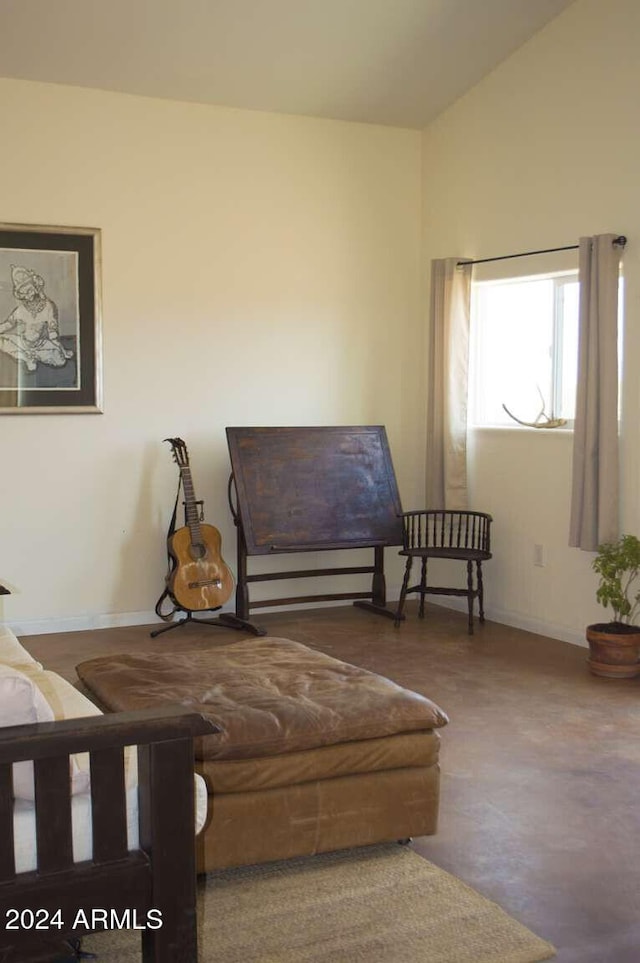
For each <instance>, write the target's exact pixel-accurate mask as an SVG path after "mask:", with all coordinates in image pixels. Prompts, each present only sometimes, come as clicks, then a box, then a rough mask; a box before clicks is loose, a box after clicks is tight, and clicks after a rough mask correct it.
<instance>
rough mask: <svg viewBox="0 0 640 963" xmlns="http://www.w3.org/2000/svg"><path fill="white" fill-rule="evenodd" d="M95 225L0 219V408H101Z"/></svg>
mask: <svg viewBox="0 0 640 963" xmlns="http://www.w3.org/2000/svg"><path fill="white" fill-rule="evenodd" d="M101 321H102V319H101V311H100V231H99V230H98V229H96V228H80V227H40V226H31V225H26V224H0V413H1V414H87V413H94V414H98V413H100V412H101V411H102V325H101Z"/></svg>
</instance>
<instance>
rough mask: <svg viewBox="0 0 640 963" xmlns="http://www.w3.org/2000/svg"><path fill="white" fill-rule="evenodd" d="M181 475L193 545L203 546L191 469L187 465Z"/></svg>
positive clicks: (181, 470) (182, 469)
mask: <svg viewBox="0 0 640 963" xmlns="http://www.w3.org/2000/svg"><path fill="white" fill-rule="evenodd" d="M180 474H181V475H182V487H183V489H184V503H185V516H186V520H187V525H188V527H189V532H190V534H191V544H192V545H201V544H202V530H201V528H200V517H199V513H198V504H197V502H196V494H195V491H194V489H193V479H192V478H191V469H190V468H189V466H188V465H187V466H185V467H183V468H181V469H180Z"/></svg>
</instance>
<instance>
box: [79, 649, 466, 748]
mask: <svg viewBox="0 0 640 963" xmlns="http://www.w3.org/2000/svg"><path fill="white" fill-rule="evenodd" d="M76 668H77V672H78V675H79V676H80V678H81V679H82V681H83V682H84V684H85V685H86V686H87V687H88V688H89V690H90V691H91V692H93V693H94V694H95V695H96V696H97V698H98V699H99V701H100V702H101V703H102V704H103V705H105V706H107V707H108V708H109V709H111V710H115V711H117V710H126V709H142V708H147V707H151V706H155V705H158V704H163V703H180V704H182V705H185V706H188V707H189V708H190V709H192V710H193V711H194V712H199V713H202V715H204V716H206V717H207V718H209V719H211V720H212V721H213V722H215V723H217V724H218V725H219V726H220V727H221V728H222V730H223V731H222V732H220V733H216V734H215V735H212V736H206V737H205V738H204V739H202V740H200V741H199V746H198V749H197V757H198V758H200V759H250V758H253V757H255V756H271V755H279V754H280V753H291V752H300V751H302V750H306V749H315V748H317V747H318V746H330V745H334V744H336V743H342V742H358V741H360V740H363V739H379V738H382V737H384V736H389V735H396V734H397V733H403V732H415V731H420V730H425V729H427V730H429V729H433V728H438V727H440V726H443V725H445V724H446V723H447V721H448V719H447V716H446V715H445V713H444V712H443V711H442V710H441V709H440V708H439V707H438V706H437V705H436V704H435V703H433V702H431V700H430V699H427V698H426V697H425V696H422V695H419V694H418V693H417V692H411V691H410V690H408V689H403V688H402V686H399V685H396V683H394V682H392V681H391V680H390V679H385V678H384V677H382V676H379V675H375V674H374V673H372V672H368V671H366V670H365V669H361V668H359V667H357V666H354V665H350V664H348V663H346V662H340V661H338V660H337V659H332V658H331V657H330V656H327V655H324V654H323V653H322V652H317V651H315V650H313V649H309V648H307V646H304V645H301V644H300V643H299V642H292V641H291V640H290V639H278V638H251V639H244V640H242V641H240V642H235V643H232V644H230V645H224V646H220V647H216V648H211V649H208V650H207V651H197V652H178V653H175V654H173V655H160V654H157V653H142V654H139V655H114V656H104V657H102V658H99V659H91V660H90V661H88V662H82V663H81V664H80V665H78V666H77V667H76Z"/></svg>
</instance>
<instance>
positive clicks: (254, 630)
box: [149, 609, 267, 639]
mask: <svg viewBox="0 0 640 963" xmlns="http://www.w3.org/2000/svg"><path fill="white" fill-rule="evenodd" d="M177 611H179V612H184V613H185V616H184V618H183V619H178V620H177V622H170V623H169V625H163V626H162V628H160V629H154V630H153V632H150V633H149V635H150V636H151V638H152V639H155V638H156V636H158V635H162V633H163V632H171V630H172V629H179V628H181V627H182V626H183V625H185V624H186V623H187V622H200V624H201V625H213V626H216V627H217V628H219V629H237V630H238V631H239V632H242V631H245V632H250V633H251V635H266V634H267V633H266V631H265V629H261V628H259V627H258V626H257V625H254V624H253V622H248V621H247V620H246V619H240V618H238V616H237V615H231V613H230V612H223V613H222V615H218V616H216V618H215V619H199V618H194V616H193V612H191V611H189V609H178V610H177ZM209 611H210V612H217V611H218V609H209Z"/></svg>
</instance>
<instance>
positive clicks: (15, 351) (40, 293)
mask: <svg viewBox="0 0 640 963" xmlns="http://www.w3.org/2000/svg"><path fill="white" fill-rule="evenodd" d="M11 280H12V283H13V296H14V298H15V299H16V301H17V302H18V304H17V306H16V307H15V308H14V309H13V311H12V312H11V314H10V315H9V316H8V318H6V319H5V320H4V321H0V351H4V352H5V353H6V354H10V355H11V356H12V357H13V358H15V359H16V360H17V361H23V362H24V363H25V365H26V366H27V371H35V370H36V368H37V366H38V363H39V362H40V363H42V364H46V365H50V366H51V367H53V368H62V367H63V366H64V365H65V364H66V363H67V361H68V359H69V358H72V357H73V351H69V350H67V349H66V348H65V347H64V346H63V344H62V342H61V341H60V333H59V327H58V308H57V306H56V304H55V302H54V301H52V300H51V299H50V298H48V297H47V296H46V294H45V293H44V278H42V277H41V276H40V275H39V274H37V273H36V272H35V271H32V270H31V268H28V267H20V266H17V265H15V264H12V265H11Z"/></svg>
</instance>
